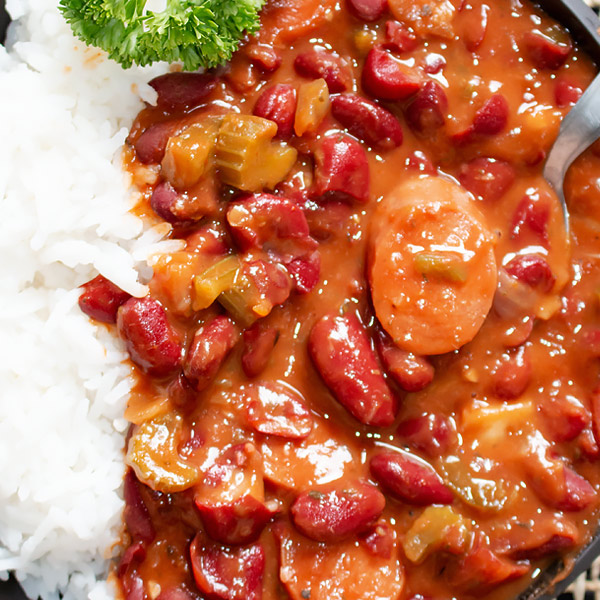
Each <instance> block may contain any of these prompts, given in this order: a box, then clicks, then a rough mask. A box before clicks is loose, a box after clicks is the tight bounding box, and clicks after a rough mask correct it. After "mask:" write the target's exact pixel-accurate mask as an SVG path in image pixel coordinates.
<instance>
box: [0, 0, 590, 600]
mask: <svg viewBox="0 0 600 600" xmlns="http://www.w3.org/2000/svg"><path fill="white" fill-rule="evenodd" d="M500 1H503V2H506V1H508V0H500ZM535 3H536V4H537V5H538V6H539V7H540V8H542V10H544V11H545V12H547V13H548V14H549V15H550V16H552V17H554V18H555V19H556V20H557V21H559V22H560V23H562V24H563V25H565V26H566V27H567V29H568V30H569V31H570V32H571V35H572V36H573V38H574V39H575V40H576V41H577V42H578V44H579V46H580V47H582V48H583V49H584V50H585V51H586V52H587V54H588V55H589V56H590V57H591V58H592V59H593V60H594V61H595V63H596V64H597V65H600V34H599V32H598V30H599V28H600V20H599V19H598V17H597V16H596V14H595V13H594V11H592V9H591V8H589V7H588V6H586V5H585V4H584V3H583V1H582V0H542V1H540V0H538V1H537V2H535ZM9 23H10V18H9V16H8V14H7V13H6V9H5V3H4V0H2V1H1V2H0V40H4V39H5V37H6V30H7V27H8V25H9ZM597 556H600V529H599V532H598V534H597V535H596V537H594V539H593V540H592V541H591V542H590V543H589V544H588V546H586V547H585V548H584V549H583V550H582V552H581V553H580V554H579V556H578V557H577V559H576V561H575V564H574V565H573V566H572V569H571V571H570V572H569V574H568V576H567V577H565V578H564V579H562V580H561V581H559V582H558V583H554V580H555V579H556V578H557V577H558V576H560V574H561V573H562V572H563V570H564V568H565V565H564V563H563V562H562V560H559V561H556V562H555V563H553V564H551V565H550V566H549V567H548V568H547V569H546V570H545V571H543V572H542V573H540V575H539V576H538V577H537V579H536V580H535V581H534V583H533V584H532V585H531V586H530V587H529V588H528V589H527V590H526V591H525V592H524V593H523V594H522V595H521V596H520V597H519V599H518V600H552V599H553V598H556V597H557V596H558V595H559V594H561V593H562V592H564V590H565V589H566V588H567V587H568V585H569V584H570V583H571V582H572V581H573V580H575V579H576V578H577V577H578V576H579V575H580V574H581V573H583V572H584V571H587V570H588V569H589V567H590V565H591V564H592V562H593V561H594V559H595V558H596V557H597ZM0 600H26V597H25V595H24V593H23V590H21V588H20V587H19V585H18V583H17V582H16V581H15V580H14V578H12V577H11V578H10V579H9V581H7V582H1V581H0Z"/></svg>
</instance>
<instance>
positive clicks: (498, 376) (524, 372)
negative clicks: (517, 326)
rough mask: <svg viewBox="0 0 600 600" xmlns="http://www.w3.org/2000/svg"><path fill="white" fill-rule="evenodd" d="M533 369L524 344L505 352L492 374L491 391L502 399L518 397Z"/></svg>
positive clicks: (526, 385) (529, 378)
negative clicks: (512, 350) (514, 350)
mask: <svg viewBox="0 0 600 600" xmlns="http://www.w3.org/2000/svg"><path fill="white" fill-rule="evenodd" d="M532 372H533V369H532V367H531V360H530V358H529V354H528V352H527V348H526V346H521V347H520V348H519V349H518V350H517V351H516V352H511V353H505V354H504V356H503V357H502V360H501V362H500V364H499V365H498V366H497V368H496V369H495V370H494V372H493V374H492V382H491V388H492V393H493V394H494V395H496V396H497V397H498V398H502V399H503V400H514V399H515V398H519V396H521V395H522V394H523V393H524V392H525V390H526V389H527V387H528V386H529V383H530V382H531V376H532Z"/></svg>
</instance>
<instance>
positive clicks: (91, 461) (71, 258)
mask: <svg viewBox="0 0 600 600" xmlns="http://www.w3.org/2000/svg"><path fill="white" fill-rule="evenodd" d="M7 5H8V10H9V12H10V13H11V16H12V18H13V19H14V20H16V19H18V22H17V23H16V24H13V26H11V31H10V33H9V40H8V43H7V47H8V51H6V50H5V49H4V48H3V47H1V46H0V90H1V93H0V141H1V143H0V199H1V200H0V261H1V263H0V264H1V267H0V579H6V578H7V577H8V572H9V571H14V572H15V573H16V576H17V578H18V579H19V581H20V582H21V584H22V585H23V587H24V588H25V590H26V592H27V594H28V595H29V596H31V597H32V598H35V597H37V596H41V597H42V598H44V599H46V598H48V599H49V598H55V599H57V598H58V597H59V593H60V594H62V595H63V596H64V598H65V599H67V600H71V599H75V598H78V599H80V598H86V597H87V598H91V599H92V600H102V599H104V598H107V597H112V596H113V595H114V592H113V590H112V589H111V588H110V586H109V585H108V584H107V583H106V575H107V568H108V560H107V559H108V558H109V556H110V552H111V550H110V548H111V546H112V545H113V544H114V542H115V541H116V538H117V536H118V533H119V528H120V522H121V511H122V508H123V502H122V498H121V482H122V476H123V458H122V447H123V435H124V431H125V429H126V426H127V424H126V422H125V421H124V420H123V418H122V414H123V409H124V404H125V401H126V398H127V394H128V391H129V389H130V386H131V382H130V380H129V379H128V369H127V367H126V366H124V365H123V364H122V361H123V359H124V358H125V354H124V353H123V350H122V348H121V347H120V346H119V345H118V342H117V341H115V340H114V339H113V337H112V336H111V335H110V333H109V332H108V331H107V330H106V329H105V328H103V327H99V328H98V327H95V326H93V325H92V324H90V322H89V321H88V319H87V318H86V317H85V316H84V315H83V314H81V313H80V311H79V309H78V306H77V299H78V295H79V292H78V290H77V286H79V285H80V284H82V283H83V282H85V281H87V280H89V279H91V278H92V277H94V276H95V275H96V274H97V273H98V272H100V273H102V274H104V275H105V276H107V277H109V278H111V279H112V280H113V281H115V282H116V283H118V284H119V285H120V286H121V287H122V288H123V289H125V290H127V291H129V292H130V293H132V294H134V295H137V296H140V295H144V294H145V291H146V289H145V286H143V285H141V284H140V283H139V282H138V281H137V273H136V270H135V267H136V264H135V263H134V260H136V259H137V260H143V259H144V258H145V257H146V256H147V254H148V251H149V249H152V250H157V249H158V248H160V242H159V240H160V239H161V237H162V233H161V232H156V231H150V232H147V233H146V234H144V236H143V237H141V238H140V236H141V234H142V230H143V225H142V223H141V221H140V220H139V219H137V218H135V217H133V216H132V215H130V214H129V213H128V210H129V208H130V207H131V206H132V203H133V202H134V199H132V197H131V194H130V193H129V192H128V189H127V187H128V182H127V181H126V180H125V178H124V175H123V172H122V170H121V167H120V164H119V150H120V148H121V146H122V144H123V142H124V140H125V136H126V133H127V129H128V127H129V126H130V125H131V122H132V119H133V117H134V116H135V114H136V113H137V112H138V111H139V110H140V108H141V107H142V104H141V100H140V98H139V96H138V94H142V95H144V97H145V98H146V99H152V94H153V92H152V90H151V88H149V87H148V86H146V85H145V83H144V82H146V81H148V80H149V79H150V78H151V77H153V76H154V75H156V74H158V73H162V72H164V71H165V66H164V65H163V66H157V67H154V68H152V69H138V68H136V69H130V70H128V71H123V70H122V69H121V68H120V67H119V66H118V65H116V64H115V63H113V62H111V61H108V60H107V59H105V58H104V56H103V55H102V54H101V53H99V52H97V51H95V50H89V49H85V48H84V46H83V45H82V44H80V43H79V42H77V41H76V40H75V39H74V38H73V36H72V35H71V33H70V29H69V27H68V25H67V24H66V23H65V22H64V20H63V19H62V17H61V15H60V14H59V12H58V10H57V8H56V2H55V0H8V2H7ZM136 91H137V93H136ZM157 242H158V246H157V245H156V244H157ZM134 257H135V258H134Z"/></svg>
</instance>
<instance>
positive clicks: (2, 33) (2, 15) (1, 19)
mask: <svg viewBox="0 0 600 600" xmlns="http://www.w3.org/2000/svg"><path fill="white" fill-rule="evenodd" d="M9 24H10V17H9V16H8V13H7V12H6V5H5V2H4V0H2V2H0V43H2V44H3V43H4V40H5V39H6V30H7V29H8V26H9ZM0 600H2V599H1V598H0Z"/></svg>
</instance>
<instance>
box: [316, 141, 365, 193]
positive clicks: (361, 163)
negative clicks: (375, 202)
mask: <svg viewBox="0 0 600 600" xmlns="http://www.w3.org/2000/svg"><path fill="white" fill-rule="evenodd" d="M315 162H316V165H315V183H314V189H313V192H314V195H315V196H316V197H318V198H322V199H324V200H334V201H338V200H339V201H351V200H356V201H357V202H361V203H365V202H368V200H369V188H370V181H369V162H368V160H367V155H366V153H365V151H364V150H363V147H362V146H361V145H360V144H359V143H358V142H357V141H356V140H354V139H353V138H351V137H350V136H347V135H329V136H326V137H324V138H323V139H322V140H321V142H320V145H319V146H318V147H317V149H316V150H315Z"/></svg>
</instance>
